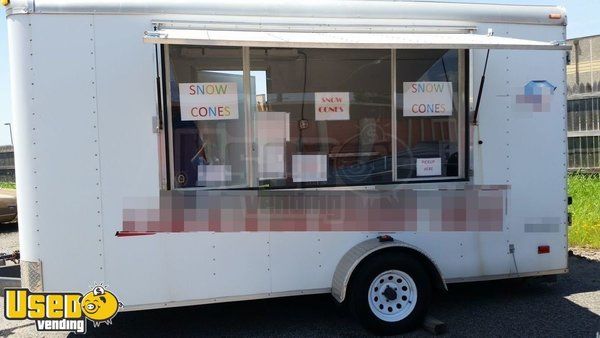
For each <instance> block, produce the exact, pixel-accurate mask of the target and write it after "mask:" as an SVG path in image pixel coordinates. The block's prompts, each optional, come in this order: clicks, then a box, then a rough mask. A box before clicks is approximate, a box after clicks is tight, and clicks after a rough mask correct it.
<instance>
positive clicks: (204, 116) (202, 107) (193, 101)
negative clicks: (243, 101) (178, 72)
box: [179, 82, 239, 121]
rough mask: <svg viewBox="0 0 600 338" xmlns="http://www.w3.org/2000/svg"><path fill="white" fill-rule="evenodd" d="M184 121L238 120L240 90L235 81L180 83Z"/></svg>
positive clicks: (180, 98) (182, 117)
mask: <svg viewBox="0 0 600 338" xmlns="http://www.w3.org/2000/svg"><path fill="white" fill-rule="evenodd" d="M179 103H180V105H181V120H182V121H206V120H211V121H212V120H236V119H237V118H238V116H239V114H238V92H237V83H235V82H206V83H180V84H179Z"/></svg>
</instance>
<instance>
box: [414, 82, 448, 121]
mask: <svg viewBox="0 0 600 338" xmlns="http://www.w3.org/2000/svg"><path fill="white" fill-rule="evenodd" d="M403 108H404V112H403V114H402V115H403V116H407V117H418V116H451V115H452V82H404V105H403Z"/></svg>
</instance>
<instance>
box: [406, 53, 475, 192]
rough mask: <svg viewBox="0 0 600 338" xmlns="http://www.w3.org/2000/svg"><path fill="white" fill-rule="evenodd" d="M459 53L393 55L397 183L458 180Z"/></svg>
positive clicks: (461, 82) (460, 139)
mask: <svg viewBox="0 0 600 338" xmlns="http://www.w3.org/2000/svg"><path fill="white" fill-rule="evenodd" d="M459 55H460V58H461V59H462V58H463V56H462V51H461V52H459V51H458V50H398V51H396V87H397V93H398V94H397V110H396V116H397V126H396V130H397V137H396V142H397V154H398V155H397V161H398V163H397V166H398V169H397V175H398V180H422V179H426V178H430V179H431V178H438V179H439V178H453V177H454V178H456V177H459V176H462V169H463V168H462V164H463V162H464V160H463V159H464V157H463V156H464V149H462V148H464V146H463V145H464V142H463V141H464V140H463V139H464V136H463V135H464V132H463V129H464V128H463V127H464V122H463V121H464V118H465V116H464V103H462V102H463V99H464V72H462V69H463V67H462V66H460V62H459ZM461 74H462V76H461ZM461 112H463V113H461Z"/></svg>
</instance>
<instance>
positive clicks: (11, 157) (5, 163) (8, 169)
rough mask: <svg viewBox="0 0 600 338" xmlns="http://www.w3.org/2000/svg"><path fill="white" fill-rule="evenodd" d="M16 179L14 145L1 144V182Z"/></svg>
mask: <svg viewBox="0 0 600 338" xmlns="http://www.w3.org/2000/svg"><path fill="white" fill-rule="evenodd" d="M14 181H15V153H14V150H13V146H0V182H14Z"/></svg>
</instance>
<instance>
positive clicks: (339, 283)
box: [331, 238, 447, 303]
mask: <svg viewBox="0 0 600 338" xmlns="http://www.w3.org/2000/svg"><path fill="white" fill-rule="evenodd" d="M389 248H404V249H408V250H407V251H409V252H410V251H414V252H416V253H417V254H420V255H421V256H422V257H424V258H425V259H427V260H428V261H429V263H431V266H432V267H433V269H434V270H435V271H434V272H435V273H436V274H437V276H438V277H439V282H440V283H441V285H439V286H441V287H442V288H443V289H445V290H447V286H446V282H445V280H444V276H443V275H442V272H441V270H440V269H439V267H438V266H437V264H436V263H435V261H434V260H433V259H432V258H431V257H430V256H429V255H428V254H427V253H425V252H424V251H423V250H421V249H419V248H417V247H415V246H414V245H411V244H408V243H405V242H402V241H398V240H393V241H383V242H382V241H380V240H379V239H378V238H373V239H369V240H366V241H364V242H361V243H358V244H356V245H355V246H353V247H352V248H351V249H350V250H348V252H346V254H344V256H343V257H342V259H341V260H340V261H339V262H338V264H337V267H336V268H335V272H334V274H333V281H332V283H331V294H332V295H333V297H334V298H335V299H336V300H337V301H338V302H340V303H341V302H343V301H344V299H345V298H346V291H347V288H348V283H349V282H350V278H351V276H352V273H353V272H354V270H355V269H356V267H357V266H358V265H359V264H360V262H362V261H363V260H364V259H365V258H367V257H368V256H370V255H372V254H374V253H376V252H380V251H381V250H384V249H389ZM434 282H435V281H434Z"/></svg>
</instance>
